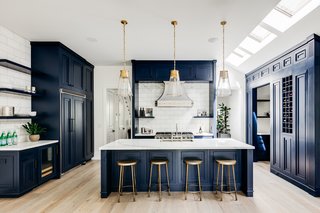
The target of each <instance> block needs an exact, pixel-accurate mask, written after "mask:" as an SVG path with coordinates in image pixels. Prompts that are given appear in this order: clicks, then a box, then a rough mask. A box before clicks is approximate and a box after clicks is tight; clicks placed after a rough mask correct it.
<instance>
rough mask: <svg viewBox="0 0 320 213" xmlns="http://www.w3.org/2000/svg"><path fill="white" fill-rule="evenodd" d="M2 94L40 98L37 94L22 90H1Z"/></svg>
mask: <svg viewBox="0 0 320 213" xmlns="http://www.w3.org/2000/svg"><path fill="white" fill-rule="evenodd" d="M0 92H1V93H7V94H14V95H25V96H30V95H31V96H39V95H38V94H36V93H32V92H27V91H25V90H22V89H11V88H3V87H2V88H0Z"/></svg>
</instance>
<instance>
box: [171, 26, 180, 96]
mask: <svg viewBox="0 0 320 213" xmlns="http://www.w3.org/2000/svg"><path fill="white" fill-rule="evenodd" d="M171 24H172V25H173V70H171V71H170V79H169V84H168V95H171V96H181V95H182V93H183V91H182V88H181V83H180V75H179V70H177V69H176V26H177V25H178V22H177V21H171Z"/></svg>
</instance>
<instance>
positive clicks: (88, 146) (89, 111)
mask: <svg viewBox="0 0 320 213" xmlns="http://www.w3.org/2000/svg"><path fill="white" fill-rule="evenodd" d="M86 107H87V108H86V142H85V158H86V160H90V159H91V158H92V157H93V153H94V144H93V122H92V117H93V101H92V100H90V99H87V101H86Z"/></svg>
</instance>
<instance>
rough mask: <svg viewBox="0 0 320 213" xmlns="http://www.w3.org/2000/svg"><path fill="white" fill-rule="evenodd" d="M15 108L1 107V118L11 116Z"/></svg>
mask: <svg viewBox="0 0 320 213" xmlns="http://www.w3.org/2000/svg"><path fill="white" fill-rule="evenodd" d="M14 110H15V107H13V106H4V107H2V116H13V115H14Z"/></svg>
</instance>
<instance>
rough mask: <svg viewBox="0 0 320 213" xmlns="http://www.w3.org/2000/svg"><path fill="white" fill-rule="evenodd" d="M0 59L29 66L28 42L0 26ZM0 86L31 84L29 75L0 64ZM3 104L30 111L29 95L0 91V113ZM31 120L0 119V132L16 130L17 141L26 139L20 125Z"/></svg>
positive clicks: (23, 111)
mask: <svg viewBox="0 0 320 213" xmlns="http://www.w3.org/2000/svg"><path fill="white" fill-rule="evenodd" d="M0 59H9V60H10V61H13V62H16V63H19V64H22V65H24V66H27V67H30V66H31V46H30V42H29V41H28V40H26V39H24V38H22V37H20V36H18V35H17V34H15V33H13V32H11V31H9V30H8V29H6V28H4V27H2V26H0ZM0 76H1V77H0V87H5V88H15V89H25V88H26V86H31V75H28V74H25V73H21V72H18V71H15V70H12V69H8V68H5V67H2V66H0ZM3 106H14V107H15V113H17V114H29V112H30V111H31V97H28V96H18V95H9V94H3V93H0V115H2V107H3ZM28 121H31V120H19V119H17V120H0V134H1V132H2V131H5V132H7V131H14V130H15V131H17V134H18V141H19V142H23V141H27V140H28V135H27V133H26V132H25V131H24V129H23V128H22V127H21V125H23V124H25V123H26V122H28Z"/></svg>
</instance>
